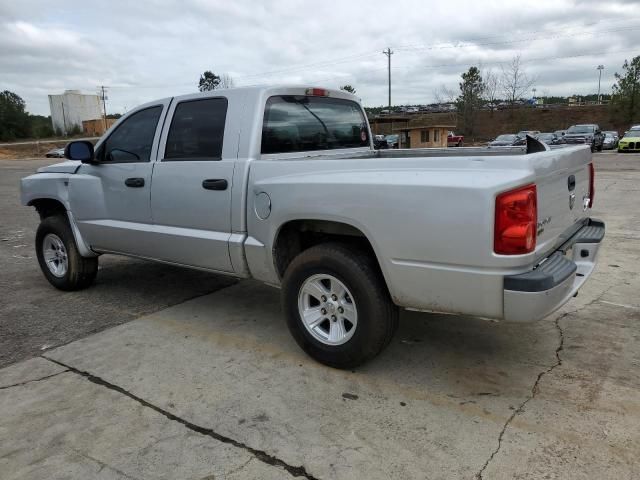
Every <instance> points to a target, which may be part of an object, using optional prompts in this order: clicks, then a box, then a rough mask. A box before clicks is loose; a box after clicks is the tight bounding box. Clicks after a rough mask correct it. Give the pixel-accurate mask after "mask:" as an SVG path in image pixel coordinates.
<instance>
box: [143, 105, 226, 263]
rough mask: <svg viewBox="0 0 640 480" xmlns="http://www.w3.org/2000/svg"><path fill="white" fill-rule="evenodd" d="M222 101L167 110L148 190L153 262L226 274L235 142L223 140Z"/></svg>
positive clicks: (223, 111)
mask: <svg viewBox="0 0 640 480" xmlns="http://www.w3.org/2000/svg"><path fill="white" fill-rule="evenodd" d="M226 116H227V99H226V98H225V97H212V98H202V97H201V96H199V97H196V98H191V99H189V98H187V99H185V100H182V101H180V102H178V103H176V104H175V105H173V106H172V108H171V111H170V112H169V116H168V117H167V118H171V122H170V126H169V129H168V132H166V133H165V134H163V141H162V142H161V147H160V148H161V151H160V152H159V155H158V156H159V158H160V160H159V161H158V162H157V163H156V164H155V166H154V170H153V179H152V186H151V216H152V218H153V223H154V224H155V228H156V237H155V241H154V246H155V247H156V248H157V250H156V251H155V256H156V258H159V259H161V260H165V261H170V262H175V263H180V264H183V265H191V266H196V267H200V268H207V269H212V270H218V271H222V272H232V271H233V267H232V265H231V259H230V257H229V238H230V236H231V189H232V184H231V182H232V179H233V169H234V165H235V159H236V155H237V138H236V141H235V142H233V138H230V141H229V142H226V143H225V142H224V140H225V124H226Z"/></svg>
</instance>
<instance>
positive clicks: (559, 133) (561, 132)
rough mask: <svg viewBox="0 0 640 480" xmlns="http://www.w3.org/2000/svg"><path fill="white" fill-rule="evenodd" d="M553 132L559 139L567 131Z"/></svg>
mask: <svg viewBox="0 0 640 480" xmlns="http://www.w3.org/2000/svg"><path fill="white" fill-rule="evenodd" d="M553 133H555V134H556V135H557V136H558V139H559V140H561V139H562V137H564V135H565V134H566V133H567V131H566V130H556V131H555V132H553Z"/></svg>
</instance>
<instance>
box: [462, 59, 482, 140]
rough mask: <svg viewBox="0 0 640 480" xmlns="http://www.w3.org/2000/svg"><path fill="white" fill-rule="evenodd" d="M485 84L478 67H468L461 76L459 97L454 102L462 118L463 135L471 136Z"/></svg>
mask: <svg viewBox="0 0 640 480" xmlns="http://www.w3.org/2000/svg"><path fill="white" fill-rule="evenodd" d="M484 89H485V84H484V82H483V81H482V75H481V74H480V69H479V68H478V67H470V68H469V70H467V71H466V72H465V73H463V74H462V82H460V95H458V98H457V100H456V104H457V106H458V112H459V114H460V116H461V117H462V128H463V131H464V134H465V135H473V127H474V122H475V116H476V112H477V111H478V110H479V109H480V107H481V105H482V95H483V94H484Z"/></svg>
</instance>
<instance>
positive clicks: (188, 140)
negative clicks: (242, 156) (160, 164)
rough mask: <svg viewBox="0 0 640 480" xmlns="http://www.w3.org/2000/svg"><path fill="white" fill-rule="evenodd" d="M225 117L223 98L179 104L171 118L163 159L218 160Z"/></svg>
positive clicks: (220, 152) (225, 107)
mask: <svg viewBox="0 0 640 480" xmlns="http://www.w3.org/2000/svg"><path fill="white" fill-rule="evenodd" d="M226 118H227V99H226V98H206V99H202V100H190V101H187V102H182V103H179V104H178V105H177V106H176V110H175V112H174V114H173V119H172V120H171V127H170V128H169V134H168V136H167V146H166V148H165V154H164V159H163V161H176V160H220V159H221V158H222V142H223V140H224V124H225V120H226Z"/></svg>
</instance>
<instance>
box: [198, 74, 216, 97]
mask: <svg viewBox="0 0 640 480" xmlns="http://www.w3.org/2000/svg"><path fill="white" fill-rule="evenodd" d="M219 85H220V77H219V76H218V75H216V74H215V73H213V72H211V71H209V70H207V71H206V72H204V73H203V74H202V75H200V82H198V90H200V91H201V92H209V91H211V90H215V89H216V88H218V86H219Z"/></svg>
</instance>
